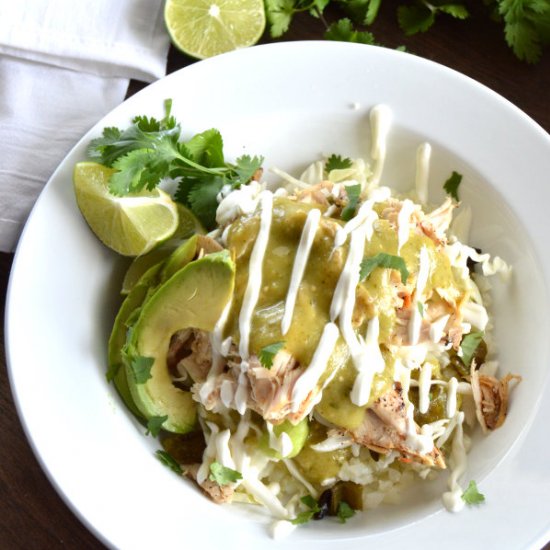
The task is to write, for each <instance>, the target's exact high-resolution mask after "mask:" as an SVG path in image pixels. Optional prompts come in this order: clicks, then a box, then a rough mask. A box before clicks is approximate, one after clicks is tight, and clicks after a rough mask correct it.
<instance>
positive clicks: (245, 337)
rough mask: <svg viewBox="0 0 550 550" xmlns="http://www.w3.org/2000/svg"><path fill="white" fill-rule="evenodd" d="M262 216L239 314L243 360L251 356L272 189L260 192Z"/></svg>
mask: <svg viewBox="0 0 550 550" xmlns="http://www.w3.org/2000/svg"><path fill="white" fill-rule="evenodd" d="M260 205H261V218H260V230H259V232H258V237H257V238H256V242H255V243H254V248H253V249H252V253H251V255H250V263H249V265H248V283H247V285H246V290H245V293H244V298H243V304H242V307H241V312H240V314H239V333H240V342H239V354H240V356H241V357H242V359H243V361H246V360H247V359H248V357H249V349H248V346H249V340H250V325H251V321H252V314H253V313H254V308H255V307H256V303H257V302H258V297H259V295H260V288H261V285H262V266H263V261H264V256H265V251H266V249H267V242H268V240H269V230H270V228H271V219H272V214H273V212H272V211H273V194H272V193H271V191H262V192H261V194H260Z"/></svg>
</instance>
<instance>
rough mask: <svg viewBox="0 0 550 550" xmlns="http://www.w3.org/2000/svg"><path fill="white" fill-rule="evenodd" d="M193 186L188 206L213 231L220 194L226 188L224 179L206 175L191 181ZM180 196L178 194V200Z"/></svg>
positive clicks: (188, 197)
mask: <svg viewBox="0 0 550 550" xmlns="http://www.w3.org/2000/svg"><path fill="white" fill-rule="evenodd" d="M191 181H192V182H193V185H192V187H191V189H190V190H189V193H188V195H187V204H188V205H189V207H190V208H191V210H192V211H193V213H194V214H195V216H197V218H198V219H199V221H200V222H201V223H202V225H203V226H204V227H206V228H207V229H209V230H211V229H213V228H214V227H215V226H216V210H217V208H218V199H217V197H218V193H219V192H220V191H221V189H222V187H223V186H224V179H223V178H221V177H219V176H209V175H206V176H204V177H202V178H195V179H191ZM177 197H178V195H177V194H176V198H177Z"/></svg>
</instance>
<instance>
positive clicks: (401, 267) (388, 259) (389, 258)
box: [359, 252, 409, 284]
mask: <svg viewBox="0 0 550 550" xmlns="http://www.w3.org/2000/svg"><path fill="white" fill-rule="evenodd" d="M376 267H385V268H388V269H395V270H397V271H399V272H400V273H401V282H402V283H403V284H405V283H406V282H407V279H408V278H409V270H408V269H407V265H406V264H405V260H404V259H403V258H401V257H400V256H393V255H391V254H386V253H385V252H380V253H379V254H377V255H376V256H372V257H371V258H365V259H363V261H362V262H361V271H360V273H359V279H360V280H361V281H363V280H365V279H366V278H367V277H368V276H369V275H370V274H371V273H372V271H373V270H374V269H375V268H376Z"/></svg>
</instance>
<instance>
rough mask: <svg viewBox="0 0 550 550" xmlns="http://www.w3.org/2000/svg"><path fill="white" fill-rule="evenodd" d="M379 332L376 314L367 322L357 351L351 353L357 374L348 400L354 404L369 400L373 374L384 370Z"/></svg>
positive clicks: (360, 405)
mask: <svg viewBox="0 0 550 550" xmlns="http://www.w3.org/2000/svg"><path fill="white" fill-rule="evenodd" d="M379 334H380V323H379V321H378V316H374V317H373V318H372V319H371V320H370V321H369V324H368V327H367V334H366V337H365V341H364V342H362V341H361V340H359V341H360V343H361V346H360V350H359V353H358V354H357V355H355V354H353V351H352V358H353V362H354V364H355V367H356V368H357V370H358V374H357V376H356V377H355V382H354V384H353V388H352V390H351V393H350V400H351V402H352V403H353V404H354V405H357V406H358V407H363V406H364V405H366V404H367V403H368V401H369V397H370V392H371V388H372V381H373V378H374V375H375V374H377V373H381V372H383V371H384V368H385V366H386V363H385V361H384V357H383V356H382V352H381V351H380V346H379V344H378V336H379Z"/></svg>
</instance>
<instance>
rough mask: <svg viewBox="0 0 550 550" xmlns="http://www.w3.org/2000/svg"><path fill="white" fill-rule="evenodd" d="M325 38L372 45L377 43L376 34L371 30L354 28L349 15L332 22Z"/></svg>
mask: <svg viewBox="0 0 550 550" xmlns="http://www.w3.org/2000/svg"><path fill="white" fill-rule="evenodd" d="M325 39H326V40H335V41H339V42H354V43H358V44H369V45H371V46H376V45H377V43H376V40H375V38H374V35H373V34H372V33H371V32H368V31H358V30H356V29H354V28H353V24H352V22H351V21H350V20H349V19H348V18H347V17H346V18H344V19H339V20H338V21H336V22H335V23H332V25H330V26H329V28H328V29H327V31H326V32H325Z"/></svg>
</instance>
